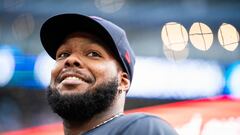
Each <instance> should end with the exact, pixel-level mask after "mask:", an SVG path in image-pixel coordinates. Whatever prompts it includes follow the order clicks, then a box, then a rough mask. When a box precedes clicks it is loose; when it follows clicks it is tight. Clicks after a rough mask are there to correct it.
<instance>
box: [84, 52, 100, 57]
mask: <svg viewBox="0 0 240 135" xmlns="http://www.w3.org/2000/svg"><path fill="white" fill-rule="evenodd" d="M87 56H90V57H101V55H100V54H99V53H98V52H94V51H93V52H90V53H88V54H87Z"/></svg>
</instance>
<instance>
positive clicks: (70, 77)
mask: <svg viewBox="0 0 240 135" xmlns="http://www.w3.org/2000/svg"><path fill="white" fill-rule="evenodd" d="M64 80H81V79H80V78H77V77H75V76H69V77H66V78H65V79H64Z"/></svg>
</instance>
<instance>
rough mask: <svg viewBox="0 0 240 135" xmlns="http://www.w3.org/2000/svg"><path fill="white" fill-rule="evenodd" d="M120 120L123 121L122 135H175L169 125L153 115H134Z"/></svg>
mask: <svg viewBox="0 0 240 135" xmlns="http://www.w3.org/2000/svg"><path fill="white" fill-rule="evenodd" d="M122 119H124V120H123V121H125V122H124V123H125V124H124V126H123V127H122V134H129V135H131V134H138V135H141V134H142V135H143V134H156V135H177V133H176V131H175V130H174V129H173V127H172V126H171V125H170V124H169V123H167V122H166V121H165V120H163V119H161V118H159V117H157V116H154V115H149V114H143V113H135V114H129V115H126V116H124V117H122Z"/></svg>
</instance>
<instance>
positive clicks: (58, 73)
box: [50, 33, 130, 135]
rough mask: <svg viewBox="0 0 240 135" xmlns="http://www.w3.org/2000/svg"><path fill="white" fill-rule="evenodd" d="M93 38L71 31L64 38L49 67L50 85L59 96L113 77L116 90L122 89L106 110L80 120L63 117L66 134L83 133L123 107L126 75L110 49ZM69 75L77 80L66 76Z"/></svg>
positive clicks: (128, 83)
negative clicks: (52, 67)
mask: <svg viewBox="0 0 240 135" xmlns="http://www.w3.org/2000/svg"><path fill="white" fill-rule="evenodd" d="M93 39H95V37H93V36H91V35H88V34H85V33H73V34H71V35H69V36H68V37H67V38H66V39H65V40H64V42H63V43H62V44H61V46H60V47H59V49H58V50H57V53H56V66H55V68H54V69H53V70H52V74H51V83H50V87H52V88H56V89H57V90H58V91H59V92H60V94H62V95H64V94H80V93H85V92H86V91H87V90H88V89H89V88H96V87H97V86H98V85H99V84H101V83H103V82H104V81H105V80H109V79H112V78H113V77H117V78H118V84H119V85H118V91H120V90H121V91H122V92H118V94H117V95H116V97H115V99H114V102H113V103H112V105H111V106H110V107H109V108H108V109H107V110H106V111H104V112H102V113H99V114H97V115H95V116H94V117H92V118H91V119H90V120H88V121H86V122H84V123H81V122H73V121H67V120H63V124H64V133H65V134H66V135H68V134H69V135H70V134H71V135H75V134H81V133H84V132H86V131H88V130H90V129H92V128H93V127H94V126H96V125H98V124H99V123H102V122H103V121H105V120H107V119H109V118H111V117H112V116H114V115H116V114H118V113H120V112H123V110H124V104H125V96H126V92H127V90H128V89H129V87H130V80H129V78H128V75H127V73H126V72H124V71H123V70H122V68H121V66H120V64H119V62H118V61H117V60H116V59H115V58H114V56H113V54H112V53H111V51H109V50H108V49H107V48H106V47H104V45H102V44H100V43H96V42H94V40H93ZM72 70H74V71H77V73H76V72H73V71H72ZM69 76H71V77H77V78H80V79H76V78H68V77H69ZM93 90H94V89H93Z"/></svg>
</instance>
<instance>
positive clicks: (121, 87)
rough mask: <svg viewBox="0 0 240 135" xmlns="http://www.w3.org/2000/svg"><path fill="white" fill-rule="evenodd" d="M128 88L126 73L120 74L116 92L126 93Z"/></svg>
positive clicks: (128, 82)
mask: <svg viewBox="0 0 240 135" xmlns="http://www.w3.org/2000/svg"><path fill="white" fill-rule="evenodd" d="M129 88H130V80H129V77H128V74H127V73H126V72H120V76H119V86H118V90H122V91H125V92H127V91H128V90H129Z"/></svg>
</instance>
